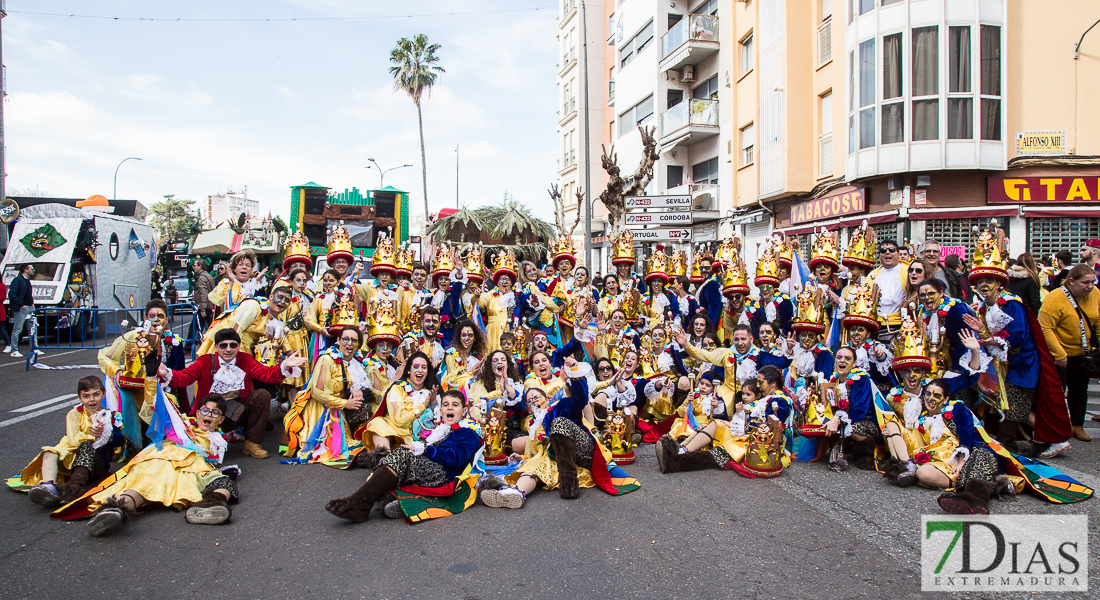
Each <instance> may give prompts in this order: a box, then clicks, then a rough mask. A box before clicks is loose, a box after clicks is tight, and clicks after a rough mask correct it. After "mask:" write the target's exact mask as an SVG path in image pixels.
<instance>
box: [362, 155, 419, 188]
mask: <svg viewBox="0 0 1100 600" xmlns="http://www.w3.org/2000/svg"><path fill="white" fill-rule="evenodd" d="M367 161H369V162H372V163H374V166H373V167H371V165H367V166H365V167H363V168H364V169H370V168H374V169H377V170H378V173H379V175H378V189H383V188H385V187H386V185H385V180H386V173H389V172H390V171H395V170H397V169H404V168H405V167H411V166H412V165H401V166H400V167H390V168H389V169H386V170H384V171H383V170H382V167H380V166H378V162H377V161H376V160H374V159H373V158H368V159H367Z"/></svg>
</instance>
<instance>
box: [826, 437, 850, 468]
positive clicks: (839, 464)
mask: <svg viewBox="0 0 1100 600" xmlns="http://www.w3.org/2000/svg"><path fill="white" fill-rule="evenodd" d="M829 469H831V470H833V471H836V472H838V473H839V472H842V471H847V470H848V460H847V459H846V458H844V441H843V440H837V441H836V442H835V443H834V444H833V449H832V450H831V451H829Z"/></svg>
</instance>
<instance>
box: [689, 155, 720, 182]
mask: <svg viewBox="0 0 1100 600" xmlns="http://www.w3.org/2000/svg"><path fill="white" fill-rule="evenodd" d="M691 178H692V181H693V183H695V184H701V183H710V184H714V185H717V184H718V157H717V156H716V157H714V158H712V159H710V160H705V161H703V162H701V163H699V164H697V165H695V166H693V167H691Z"/></svg>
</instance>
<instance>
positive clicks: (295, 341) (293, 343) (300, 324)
mask: <svg viewBox="0 0 1100 600" xmlns="http://www.w3.org/2000/svg"><path fill="white" fill-rule="evenodd" d="M312 306H313V305H312V303H310V301H309V298H308V297H307V296H306V295H305V294H294V295H293V296H292V297H291V300H290V306H288V307H287V309H286V310H284V311H283V312H281V313H279V320H280V321H282V322H283V323H284V324H285V325H286V330H285V331H284V333H283V343H282V345H283V350H284V351H286V352H287V353H288V354H289V353H293V352H295V351H297V352H298V356H301V357H302V358H305V359H306V363H305V364H304V365H302V367H301V369H302V374H301V375H299V376H298V377H290V378H287V379H284V380H283V385H286V386H289V387H297V388H300V387H302V386H303V385H305V384H306V382H307V381H309V374H310V373H311V372H312V365H311V363H312V362H313V361H312V360H310V356H309V333H310V331H309V329H307V328H306V324H305V313H306V312H307V311H308V310H309V309H310V308H311V307H312Z"/></svg>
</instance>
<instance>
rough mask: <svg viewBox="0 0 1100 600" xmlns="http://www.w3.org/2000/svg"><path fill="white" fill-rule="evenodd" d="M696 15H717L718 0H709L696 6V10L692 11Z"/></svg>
mask: <svg viewBox="0 0 1100 600" xmlns="http://www.w3.org/2000/svg"><path fill="white" fill-rule="evenodd" d="M691 12H692V14H696V15H717V14H718V0H707V1H706V2H704V3H702V4H701V5H699V6H696V7H695V10H693V11H691Z"/></svg>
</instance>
